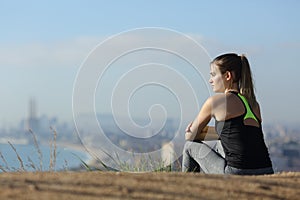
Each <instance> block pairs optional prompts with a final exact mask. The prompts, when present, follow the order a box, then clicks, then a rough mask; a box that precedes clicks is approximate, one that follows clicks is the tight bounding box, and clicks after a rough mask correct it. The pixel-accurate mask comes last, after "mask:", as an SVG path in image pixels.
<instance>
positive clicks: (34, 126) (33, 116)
mask: <svg viewBox="0 0 300 200" xmlns="http://www.w3.org/2000/svg"><path fill="white" fill-rule="evenodd" d="M39 128H40V126H39V118H38V117H37V106H36V101H35V99H34V98H30V100H29V116H28V118H27V124H26V129H27V130H29V129H31V130H32V131H33V132H38V131H39Z"/></svg>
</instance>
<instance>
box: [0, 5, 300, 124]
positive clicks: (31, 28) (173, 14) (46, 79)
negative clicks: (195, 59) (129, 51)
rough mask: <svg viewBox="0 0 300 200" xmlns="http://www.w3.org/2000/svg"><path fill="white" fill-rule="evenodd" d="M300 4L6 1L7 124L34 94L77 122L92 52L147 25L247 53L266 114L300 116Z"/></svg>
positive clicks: (1, 51) (0, 9)
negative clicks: (77, 87) (76, 95)
mask: <svg viewBox="0 0 300 200" xmlns="http://www.w3.org/2000/svg"><path fill="white" fill-rule="evenodd" d="M299 9H300V2H299V1H297V0H286V1H283V0H273V1H271V0H265V1H261V0H253V1H237V0H236V1H223V0H219V1H217V0H212V1H196V0H195V1H175V0H172V1H171V0H170V1H153V0H152V1H130V0H127V1H84V0H82V1H79V0H70V1H67V0H66V1H55V0H51V1H31V0H28V1H15V0H10V1H1V3H0V13H1V14H0V15H1V17H0V27H1V29H0V30H1V32H0V36H1V37H0V44H1V45H0V68H1V73H0V80H1V84H0V91H1V94H2V99H1V101H2V102H1V104H0V108H1V109H0V110H1V114H0V126H9V125H15V124H16V123H17V122H18V121H19V120H20V119H22V118H25V117H26V116H27V115H28V104H29V99H30V97H34V98H35V99H36V101H37V105H38V114H39V115H42V114H46V115H48V116H57V117H58V118H59V119H60V120H68V121H71V120H72V92H73V84H74V81H75V78H76V74H77V72H78V70H79V68H80V66H81V64H82V63H83V61H84V59H85V58H86V57H87V56H88V54H89V52H91V51H92V50H93V49H94V48H95V47H96V46H97V45H98V44H99V43H100V42H101V41H103V40H105V39H106V38H108V37H110V36H112V35H115V34H118V33H120V32H123V31H128V30H131V29H135V28H143V27H161V28H167V29H172V30H175V31H178V32H181V33H184V34H187V35H189V36H190V37H192V38H194V39H195V40H197V41H198V42H199V43H201V44H202V45H203V47H204V48H205V49H206V50H207V52H208V53H209V55H210V56H211V57H215V56H217V55H219V54H221V53H224V52H237V53H239V54H240V53H245V54H246V55H247V56H248V58H249V60H250V64H251V65H252V69H253V74H254V79H255V84H256V91H257V95H258V100H259V102H260V103H261V107H262V114H263V118H264V121H265V122H271V123H272V122H284V123H286V122H293V123H299V122H300V121H299V117H298V115H299V112H300V107H299V102H300V94H299V91H300V84H299V83H298V74H299V72H300V68H299V64H298V60H299V56H300V26H299V19H300V13H299ZM127 43H129V45H130V41H127ZM207 67H209V63H208V62H207ZM208 76H209V74H207V77H208ZM160 92H161V91H160ZM205 95H207V94H205ZM136 96H137V97H138V98H140V99H141V96H139V95H138V94H137V95H136ZM162 96H163V95H162ZM172 98H173V97H172Z"/></svg>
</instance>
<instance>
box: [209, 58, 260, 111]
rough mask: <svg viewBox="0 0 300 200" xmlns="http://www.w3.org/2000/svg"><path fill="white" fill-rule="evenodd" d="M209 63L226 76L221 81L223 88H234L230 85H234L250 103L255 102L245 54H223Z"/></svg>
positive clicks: (253, 103)
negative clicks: (222, 81)
mask: <svg viewBox="0 0 300 200" xmlns="http://www.w3.org/2000/svg"><path fill="white" fill-rule="evenodd" d="M211 65H212V66H215V68H217V70H219V72H220V74H222V75H225V76H226V77H227V78H226V79H224V81H225V82H224V83H223V84H224V87H225V89H234V88H232V86H234V85H235V86H236V87H237V89H239V90H240V93H241V94H242V95H244V96H245V97H246V98H247V99H248V101H249V103H250V105H252V106H253V105H255V104H256V97H255V94H254V86H253V81H252V73H251V69H250V65H249V62H248V59H247V58H246V56H245V55H241V56H239V55H237V54H235V53H227V54H223V55H220V56H218V57H216V58H215V59H214V60H213V61H212V62H211Z"/></svg>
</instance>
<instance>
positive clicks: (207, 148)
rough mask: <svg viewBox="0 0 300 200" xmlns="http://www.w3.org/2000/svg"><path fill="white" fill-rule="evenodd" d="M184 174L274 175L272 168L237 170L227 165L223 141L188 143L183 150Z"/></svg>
mask: <svg viewBox="0 0 300 200" xmlns="http://www.w3.org/2000/svg"><path fill="white" fill-rule="evenodd" d="M182 171H183V172H203V173H206V174H239V175H260V174H273V173H274V172H273V169H272V167H268V168H261V169H237V168H234V167H231V166H228V165H227V164H226V160H225V154H224V150H223V147H222V145H221V141H219V140H218V141H214V142H210V143H209V144H207V143H204V142H192V141H187V142H186V143H185V146H184V149H183V159H182Z"/></svg>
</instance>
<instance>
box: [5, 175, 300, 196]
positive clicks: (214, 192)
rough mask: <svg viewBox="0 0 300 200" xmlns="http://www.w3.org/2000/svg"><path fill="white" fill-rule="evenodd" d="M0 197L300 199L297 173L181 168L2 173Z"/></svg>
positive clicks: (299, 178)
mask: <svg viewBox="0 0 300 200" xmlns="http://www.w3.org/2000/svg"><path fill="white" fill-rule="evenodd" d="M0 184H1V186H0V199H20V200H22V199H38V200H40V199H43V200H47V199H60V200H64V199H66V200H71V199H83V200H86V199H139V200H143V199H170V200H176V199H181V200H182V199H295V200H296V199H299V198H300V173H299V172H286V173H280V174H274V175H266V176H232V175H205V174H194V173H179V172H176V173H175V172H170V173H166V172H157V173H155V172H151V173H126V172H34V173H33V172H20V173H19V172H16V173H1V174H0Z"/></svg>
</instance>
